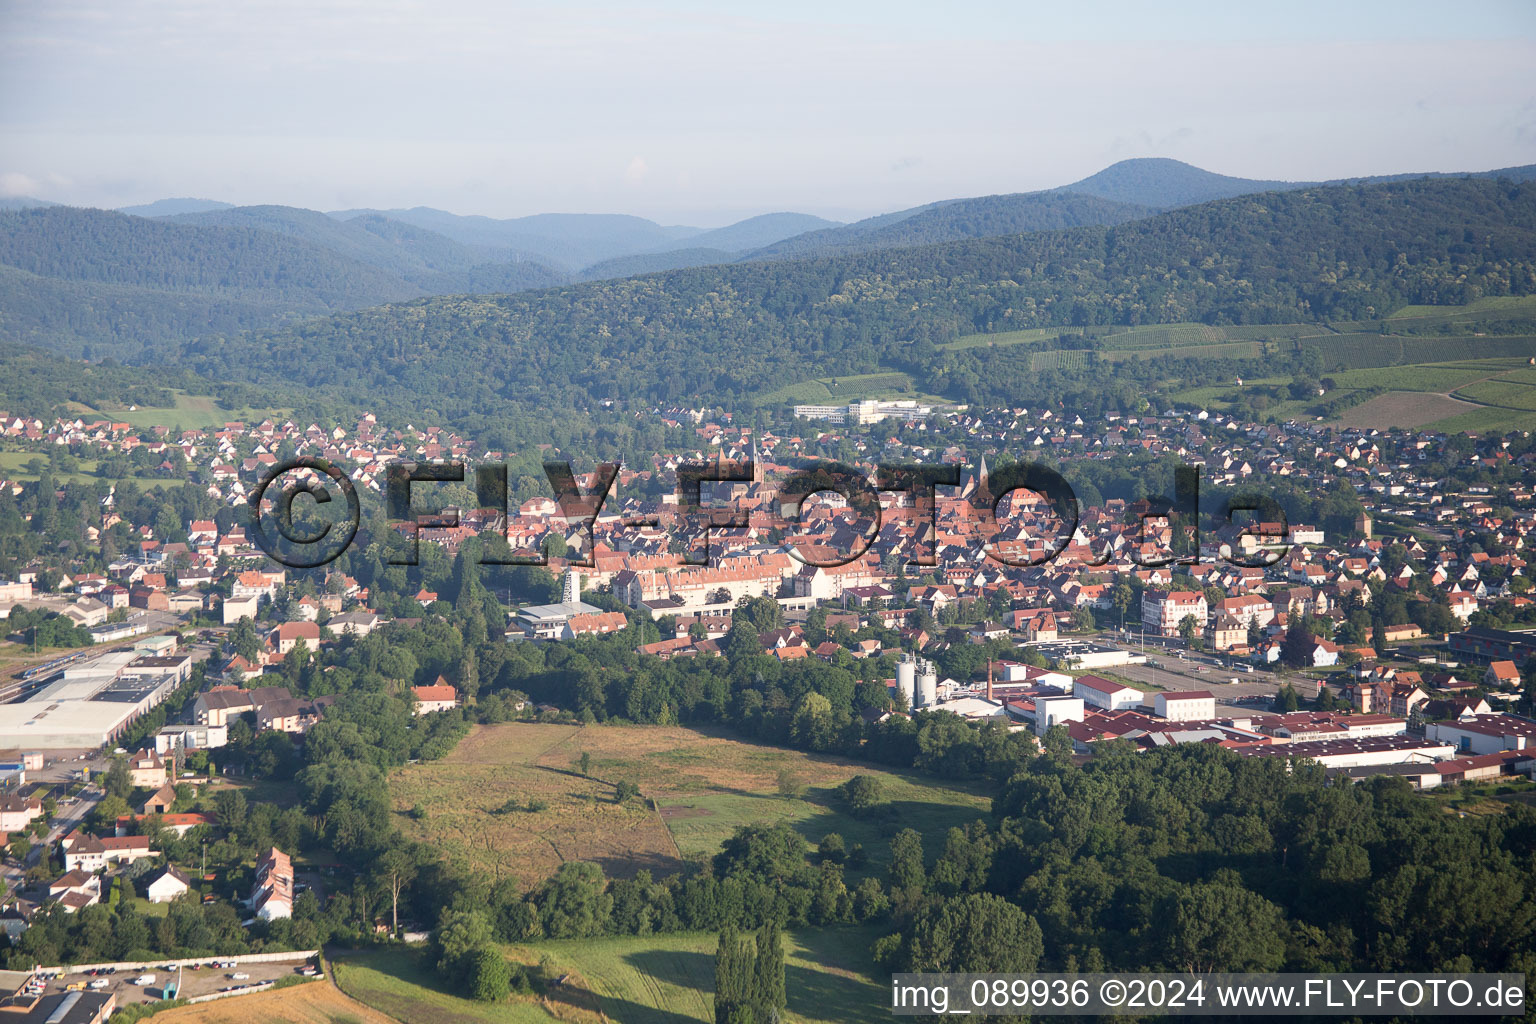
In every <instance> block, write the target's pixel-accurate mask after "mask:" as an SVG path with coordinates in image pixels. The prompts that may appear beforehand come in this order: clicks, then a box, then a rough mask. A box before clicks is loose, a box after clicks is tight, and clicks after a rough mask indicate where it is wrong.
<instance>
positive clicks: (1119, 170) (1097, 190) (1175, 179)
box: [1059, 157, 1315, 210]
mask: <svg viewBox="0 0 1536 1024" xmlns="http://www.w3.org/2000/svg"><path fill="white" fill-rule="evenodd" d="M1309 184H1315V183H1314V182H1294V181H1259V180H1255V179H1253V178H1233V177H1229V176H1228V175H1225V174H1216V173H1213V172H1211V171H1207V170H1202V169H1201V168H1199V167H1195V166H1193V165H1191V164H1186V163H1184V162H1183V161H1180V160H1169V159H1167V158H1165V157H1142V158H1138V159H1135V160H1121V161H1120V162H1119V163H1115V164H1110V165H1109V166H1108V167H1106V168H1104V169H1103V170H1102V171H1099V172H1098V173H1097V174H1091V175H1089V176H1088V177H1086V178H1084V179H1083V180H1081V181H1074V182H1073V183H1072V184H1070V185H1063V186H1062V187H1061V189H1060V190H1059V191H1062V192H1076V193H1078V194H1080V195H1088V196H1098V197H1099V198H1100V199H1108V200H1112V201H1114V202H1117V203H1134V204H1135V205H1137V206H1147V207H1152V208H1154V209H1161V210H1167V209H1172V208H1174V207H1177V206H1193V205H1194V204H1196V203H1208V202H1210V201H1212V200H1215V199H1231V198H1233V197H1234V196H1245V195H1251V194H1252V193H1254V192H1279V191H1283V190H1285V189H1292V188H1303V187H1305V186H1306V185H1309Z"/></svg>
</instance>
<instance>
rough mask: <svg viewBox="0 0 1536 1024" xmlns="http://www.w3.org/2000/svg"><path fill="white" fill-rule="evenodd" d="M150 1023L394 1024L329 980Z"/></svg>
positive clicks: (160, 1016)
mask: <svg viewBox="0 0 1536 1024" xmlns="http://www.w3.org/2000/svg"><path fill="white" fill-rule="evenodd" d="M151 1019H152V1020H154V1021H156V1022H157V1024H160V1022H163V1024H249V1022H251V1021H261V1022H262V1024H394V1018H392V1017H388V1016H386V1015H385V1014H383V1013H380V1012H379V1011H378V1010H375V1009H373V1008H372V1007H369V1006H364V1005H363V1004H362V1003H360V1002H358V1001H357V1000H355V999H353V998H351V997H350V996H348V995H347V994H346V993H344V992H342V991H340V990H339V989H337V988H336V986H335V985H333V984H331V982H330V981H329V980H326V981H313V982H310V983H308V984H305V985H291V986H289V987H288V988H280V989H274V990H272V991H268V992H257V993H255V994H254V995H248V996H236V997H234V998H232V999H219V1000H216V1001H214V1002H211V1003H199V1004H197V1005H196V1006H178V1007H175V1008H174V1009H170V1010H164V1011H161V1012H160V1013H157V1014H155V1015H154V1017H152V1018H151ZM546 1019H547V1018H546Z"/></svg>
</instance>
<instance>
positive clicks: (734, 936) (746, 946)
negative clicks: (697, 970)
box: [715, 924, 789, 1024]
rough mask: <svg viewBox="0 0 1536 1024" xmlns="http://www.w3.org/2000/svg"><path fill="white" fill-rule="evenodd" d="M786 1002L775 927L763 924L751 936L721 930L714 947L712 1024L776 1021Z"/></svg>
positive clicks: (770, 1023) (773, 1023) (780, 947)
mask: <svg viewBox="0 0 1536 1024" xmlns="http://www.w3.org/2000/svg"><path fill="white" fill-rule="evenodd" d="M788 1002H789V1000H788V997H787V996H786V994H785V991H784V938H783V936H782V935H781V934H780V932H779V929H778V927H777V926H776V925H771V924H769V925H764V926H763V927H761V928H759V929H758V930H757V933H756V934H755V935H751V936H743V935H741V934H739V933H738V932H737V931H736V930H735V929H732V928H727V929H726V930H725V931H722V932H721V933H720V942H719V945H718V946H717V947H716V949H715V1024H777V1022H778V1021H779V1020H780V1019H781V1012H782V1011H783V1009H784V1007H785V1006H786V1005H788Z"/></svg>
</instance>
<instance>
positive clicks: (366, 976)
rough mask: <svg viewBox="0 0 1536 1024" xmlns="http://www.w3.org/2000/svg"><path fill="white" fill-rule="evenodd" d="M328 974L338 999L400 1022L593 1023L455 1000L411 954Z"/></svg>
mask: <svg viewBox="0 0 1536 1024" xmlns="http://www.w3.org/2000/svg"><path fill="white" fill-rule="evenodd" d="M331 975H332V976H333V977H334V978H335V979H336V984H337V985H338V986H339V987H340V988H341V991H342V993H343V994H344V995H346V996H348V997H350V998H351V999H354V1000H356V1001H357V1002H358V1003H362V1004H365V1005H366V1006H367V1007H369V1008H371V1009H372V1010H375V1011H377V1012H378V1013H381V1014H384V1015H386V1019H390V1020H396V1021H400V1022H402V1024H540V1022H542V1024H548V1022H549V1021H550V1020H552V1019H553V1020H581V1019H593V1020H595V1019H597V1018H595V1017H592V1018H580V1017H571V1016H565V1015H564V1014H562V1015H560V1016H555V1015H554V1014H551V1013H549V1012H546V1011H545V1010H544V1008H543V1007H542V1006H541V1005H540V1004H539V1002H537V1001H535V1000H533V999H530V998H518V999H511V1000H508V1001H506V1002H501V1003H480V1002H475V1001H474V1000H470V999H461V998H459V997H458V996H455V995H451V994H449V993H447V992H444V991H442V990H441V989H440V988H439V987H438V985H439V983H440V979H439V977H438V974H437V971H436V970H435V969H433V967H432V966H431V965H430V964H427V963H424V962H423V960H422V958H421V956H420V954H419V953H416V952H414V951H412V952H407V951H402V950H391V951H389V952H384V953H358V954H344V955H341V956H336V957H333V958H332V960H331ZM246 1019H247V1020H250V1019H252V1018H246ZM338 1024H339V1022H338Z"/></svg>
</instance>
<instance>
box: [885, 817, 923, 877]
mask: <svg viewBox="0 0 1536 1024" xmlns="http://www.w3.org/2000/svg"><path fill="white" fill-rule="evenodd" d="M890 877H891V888H892V889H905V890H908V891H910V892H921V891H922V888H923V882H924V880H925V879H926V878H927V872H926V871H925V869H924V867H923V837H922V836H920V835H918V834H917V833H916V832H915V831H913V830H912V829H910V828H904V829H902V830H901V831H900V832H898V833H896V836H895V838H893V839H892V840H891V874H890Z"/></svg>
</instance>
